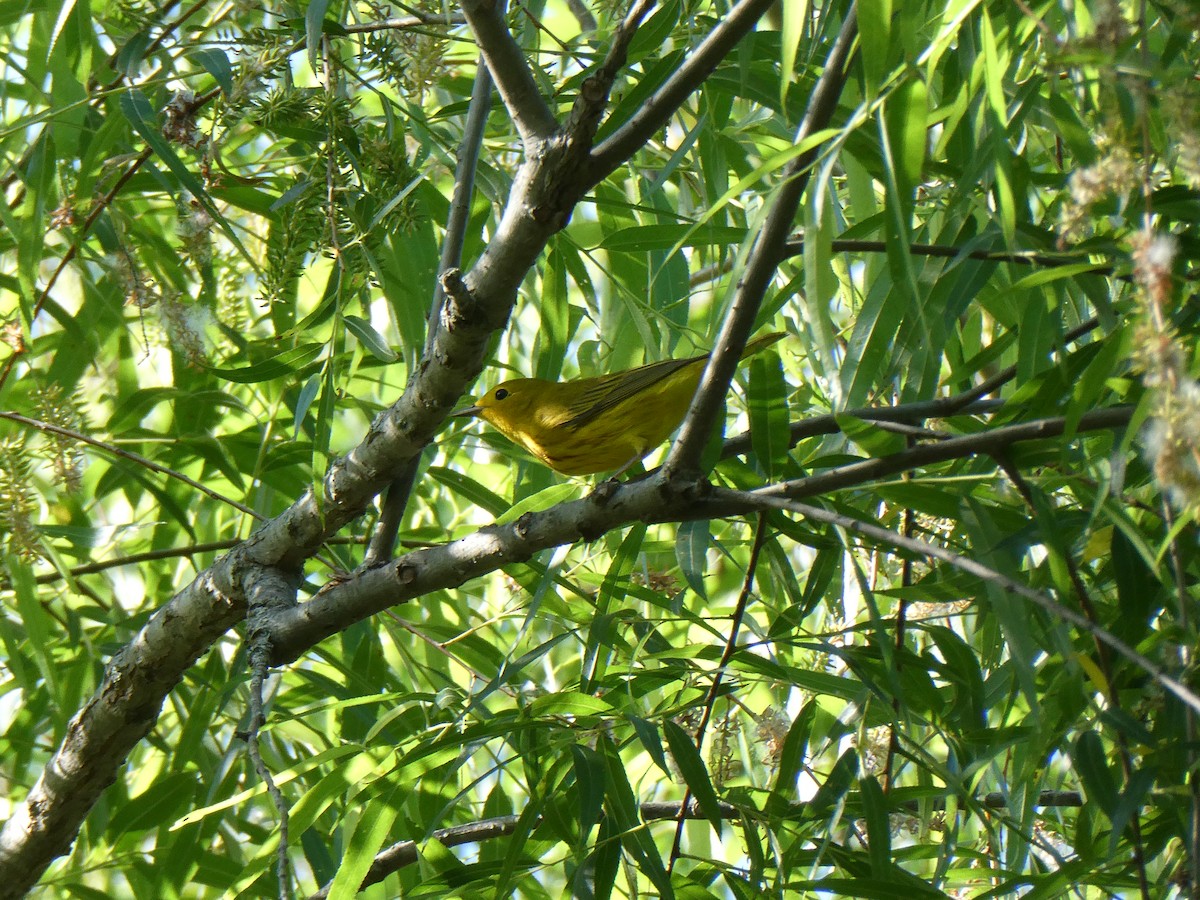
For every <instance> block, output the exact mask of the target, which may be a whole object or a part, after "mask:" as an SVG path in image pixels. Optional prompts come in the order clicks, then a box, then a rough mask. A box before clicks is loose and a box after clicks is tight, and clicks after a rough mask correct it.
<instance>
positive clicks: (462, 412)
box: [450, 406, 479, 417]
mask: <svg viewBox="0 0 1200 900" xmlns="http://www.w3.org/2000/svg"><path fill="white" fill-rule="evenodd" d="M478 414H479V407H478V406H465V407H463V408H462V409H456V410H455V411H454V412H452V413H450V415H451V417H453V416H475V415H478Z"/></svg>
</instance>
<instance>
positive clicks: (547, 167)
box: [0, 0, 767, 898]
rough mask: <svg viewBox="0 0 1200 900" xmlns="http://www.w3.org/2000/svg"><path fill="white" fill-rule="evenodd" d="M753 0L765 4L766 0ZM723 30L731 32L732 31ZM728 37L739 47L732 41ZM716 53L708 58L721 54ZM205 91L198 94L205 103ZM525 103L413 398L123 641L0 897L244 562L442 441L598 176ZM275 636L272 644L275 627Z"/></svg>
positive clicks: (344, 510)
mask: <svg viewBox="0 0 1200 900" xmlns="http://www.w3.org/2000/svg"><path fill="white" fill-rule="evenodd" d="M749 2H750V0H747V4H746V5H749ZM753 2H754V3H755V4H757V5H760V6H761V5H765V3H766V2H767V0H753ZM465 6H466V12H467V17H468V19H469V20H470V21H471V24H472V27H474V28H476V29H477V31H476V34H477V37H478V39H479V41H480V46H481V48H482V49H483V51H484V53H485V55H487V56H488V60H489V67H490V68H491V69H492V74H493V75H494V76H496V77H497V81H498V84H500V85H501V87H502V90H507V91H509V94H510V97H508V98H506V100H511V99H512V96H511V95H512V94H513V93H514V92H516V93H517V94H519V95H521V94H522V92H528V91H529V90H530V89H533V90H536V86H535V85H534V84H533V79H532V76H531V75H530V73H529V70H528V67H527V65H526V63H525V61H524V59H522V58H520V54H519V52H517V48H516V44H515V43H514V42H513V41H512V38H511V36H510V35H508V33H507V31H504V29H503V22H502V21H501V20H500V19H499V17H498V16H497V15H496V13H495V7H494V5H492V4H491V3H489V2H488V0H470V2H467V3H466V4H465ZM749 24H753V23H752V21H751V22H750V23H749ZM748 27H749V25H747V28H748ZM744 31H745V29H743V31H741V32H738V34H739V35H740V34H743V33H744ZM725 33H726V34H728V32H727V30H726V31H725ZM730 47H732V43H729V44H727V45H726V46H725V49H726V50H728V49H729V48H730ZM506 61H513V62H515V61H519V62H520V65H519V66H518V67H517V68H516V69H515V70H514V69H513V68H512V67H511V66H507V65H503V64H502V63H504V62H506ZM716 62H717V60H716V59H711V60H710V63H711V66H715V65H716ZM522 86H523V87H522ZM214 93H215V89H214ZM205 99H206V98H203V97H202V98H197V101H196V102H197V103H201V102H204V101H205ZM679 100H680V101H681V100H682V97H680V98H679ZM526 103H528V104H530V105H532V108H533V110H534V112H532V113H528V115H529V117H531V119H532V122H533V124H532V125H531V124H530V121H528V120H526V121H525V125H524V127H525V128H526V129H528V130H529V131H530V133H531V135H533V136H534V138H535V142H537V143H538V144H539V146H538V147H536V148H535V150H536V152H534V153H531V154H529V155H528V156H527V158H526V160H525V161H524V162H523V163H522V165H521V166H520V168H519V169H518V172H517V175H516V177H515V178H514V181H513V184H512V188H511V191H510V193H509V198H508V202H507V204H506V205H505V209H504V212H503V214H502V216H501V219H500V222H499V224H498V226H497V228H496V230H495V231H494V233H493V234H492V236H491V240H490V241H489V242H488V244H487V246H486V247H485V248H484V251H483V253H482V254H481V255H480V257H479V258H478V259H477V260H476V261H475V263H474V264H473V265H472V266H471V268H470V270H469V271H468V272H467V273H466V274H465V275H461V276H459V277H458V279H457V281H455V282H453V284H454V287H455V288H456V289H455V290H453V291H448V292H447V293H448V296H447V301H446V304H445V306H444V307H443V309H442V313H441V316H440V318H439V320H438V321H437V322H435V323H431V327H433V328H435V329H436V333H435V334H434V337H433V341H432V343H431V345H430V348H429V350H428V352H427V353H426V354H425V357H424V359H422V360H421V362H420V363H419V364H418V365H417V367H416V371H415V373H414V375H413V377H411V378H410V380H409V383H408V385H407V386H406V387H405V390H404V393H403V395H402V396H401V397H400V398H399V399H398V400H397V401H396V402H395V403H394V404H393V405H392V406H391V407H390V408H389V409H387V410H385V411H384V412H382V413H381V414H380V415H379V416H378V417H376V419H375V421H373V422H372V423H371V426H370V428H369V430H368V432H367V434H366V435H365V436H364V438H363V440H362V441H361V442H360V443H359V444H358V446H357V447H355V448H354V450H352V451H351V452H350V453H349V454H347V455H346V456H345V457H343V458H341V459H337V460H334V461H333V462H332V463H331V464H330V466H329V469H328V470H327V472H326V475H325V479H324V481H323V482H322V484H321V485H320V486H319V488H318V490H319V491H320V492H321V496H319V497H318V496H316V495H314V494H313V492H312V491H311V490H310V491H308V492H306V493H305V494H304V495H303V496H302V497H300V498H299V499H298V500H297V501H296V502H295V503H293V504H292V505H291V506H290V507H289V508H288V509H287V510H285V511H284V512H283V513H281V514H280V515H278V516H276V517H275V518H274V519H272V520H270V521H269V522H266V523H264V524H263V526H262V527H261V528H259V529H258V530H257V531H256V532H255V533H254V534H252V535H251V536H250V537H249V538H248V539H247V540H246V542H245V543H244V544H242V545H241V546H239V547H237V548H235V549H234V550H232V551H231V552H230V553H228V554H226V555H225V556H223V557H221V558H220V559H218V560H217V561H215V562H214V563H213V565H212V566H210V567H209V568H208V569H207V570H205V571H204V572H202V573H201V574H200V575H199V576H197V578H196V579H195V580H194V581H193V582H192V584H191V585H189V586H188V587H186V588H184V589H183V590H182V591H180V592H179V593H178V594H177V595H176V596H175V597H173V598H172V599H171V600H170V601H168V602H167V603H166V604H165V605H164V606H162V607H161V608H160V609H159V610H158V611H157V612H156V613H155V614H154V615H153V616H152V617H151V618H150V620H149V622H148V623H147V624H146V625H145V627H144V628H143V629H142V630H141V631H140V632H139V633H138V635H137V637H136V638H135V639H134V640H133V641H131V643H130V644H129V645H127V646H126V647H125V648H124V649H122V650H121V651H120V652H118V654H117V655H116V657H115V658H114V660H113V662H112V664H111V665H110V666H109V667H108V670H107V672H106V675H105V677H104V679H103V681H102V683H101V685H100V686H99V688H98V690H97V692H96V694H95V695H94V696H93V697H92V698H91V699H90V700H89V701H88V702H87V704H86V705H85V707H84V708H83V709H82V710H81V711H80V713H79V714H78V715H77V716H76V717H75V718H74V719H73V720H72V722H71V723H70V724H69V726H68V731H67V734H66V736H65V738H64V740H63V743H62V745H61V746H60V747H59V749H58V751H57V752H56V753H55V754H54V756H53V757H52V758H51V760H50V762H49V764H48V765H47V768H46V769H45V770H44V772H43V774H42V776H41V778H40V779H39V781H38V783H37V784H36V785H35V786H34V787H33V789H32V790H31V791H30V793H29V794H28V796H27V797H26V798H25V800H24V801H22V802H19V803H18V804H16V806H15V808H14V812H13V815H12V816H11V817H10V819H9V820H8V822H7V823H5V826H4V829H3V831H2V832H0V898H3V897H6V896H17V895H19V894H21V893H23V892H24V891H25V890H26V889H27V888H28V887H29V886H31V885H32V884H33V883H34V882H35V881H36V880H37V879H38V878H39V877H40V875H41V873H42V872H43V871H44V870H45V868H46V866H48V865H49V863H50V861H51V860H52V859H54V857H56V856H59V855H61V854H62V853H64V852H66V850H67V849H68V848H69V846H70V844H71V842H72V841H73V840H74V837H75V835H76V834H77V832H78V829H79V826H80V823H81V822H82V820H83V817H84V816H85V815H86V814H87V812H88V811H89V809H90V808H91V807H92V805H93V804H94V803H95V801H96V799H97V798H98V797H99V795H100V793H101V791H102V790H103V789H104V788H105V787H107V786H108V785H109V784H111V783H112V781H113V780H114V778H115V777H116V773H117V771H118V769H119V768H120V766H121V765H122V764H123V762H124V760H125V756H126V754H128V753H129V751H130V749H132V747H133V746H134V745H135V744H136V743H137V742H138V741H140V740H141V739H142V738H143V737H144V736H145V735H146V733H147V732H148V731H149V730H150V728H152V727H153V725H154V722H155V719H156V717H157V715H158V712H159V710H160V709H161V706H162V702H163V698H164V697H165V696H166V694H167V693H168V692H169V691H170V690H171V689H173V688H174V687H175V685H176V684H178V682H179V680H180V679H181V678H182V676H183V673H184V672H185V671H186V670H187V669H188V667H190V666H191V665H192V664H193V663H194V662H195V660H196V659H198V658H199V657H200V655H201V654H203V653H204V652H205V651H206V650H207V649H208V648H209V647H210V646H211V645H212V644H213V643H214V642H215V641H216V640H217V639H218V638H219V637H220V636H221V635H222V634H224V633H225V631H227V630H228V629H229V628H230V627H231V626H232V625H234V624H236V623H237V622H238V621H240V620H241V619H242V618H243V616H244V614H245V608H246V607H245V596H244V587H243V585H244V579H245V577H246V575H247V573H248V572H250V571H252V570H253V569H255V568H256V567H264V566H269V567H275V568H277V569H279V570H280V571H283V572H287V573H295V574H297V575H298V574H299V573H300V571H301V568H302V566H303V564H304V563H305V561H306V560H307V559H309V558H310V557H312V556H314V555H315V554H316V552H317V549H318V548H319V547H320V546H321V544H322V543H323V542H324V541H325V540H326V539H328V538H329V537H330V536H331V535H333V534H335V533H336V532H337V531H338V530H339V529H340V528H341V527H342V526H343V525H345V524H347V523H348V522H350V521H351V520H353V519H354V518H356V517H357V516H359V515H361V514H362V513H363V511H364V510H365V509H366V508H367V506H368V505H369V504H370V503H371V501H372V500H373V498H374V497H375V496H376V495H377V494H378V493H379V491H381V490H382V489H383V488H384V486H386V485H387V484H388V483H390V482H391V481H392V480H393V478H394V477H395V475H396V472H397V471H399V470H400V469H401V468H402V467H403V466H404V465H405V464H407V463H408V462H409V461H410V460H412V459H413V457H415V456H416V455H417V454H418V453H420V452H421V450H422V449H423V448H424V447H425V446H426V445H427V444H428V443H429V442H430V441H431V440H432V438H433V436H434V435H435V434H436V432H437V431H438V429H439V428H441V427H442V425H443V423H444V422H445V420H446V417H447V415H448V414H449V412H450V411H451V410H452V409H453V408H454V405H455V404H456V402H457V400H458V398H459V397H460V396H461V395H462V394H463V392H464V391H465V390H466V388H467V386H468V385H469V384H470V382H472V381H473V380H474V379H475V377H476V376H477V375H478V374H479V372H480V371H481V370H482V368H483V362H484V354H485V352H486V349H487V346H488V342H489V340H490V338H491V336H492V334H493V333H494V332H495V331H497V330H498V329H500V328H502V327H503V326H504V325H505V324H506V322H507V321H508V317H509V314H510V312H511V310H512V307H513V304H514V303H515V301H516V296H517V289H518V287H519V286H520V284H521V281H522V280H523V279H524V277H525V276H526V274H527V272H528V270H529V268H530V267H531V266H532V265H533V264H534V263H535V261H536V260H537V257H538V256H539V255H540V253H541V252H542V250H543V249H544V247H545V245H546V242H547V241H548V240H549V239H550V237H551V236H552V235H553V234H554V233H555V232H556V231H557V230H558V229H560V228H561V227H562V226H563V225H564V224H565V222H566V221H567V218H568V217H569V215H570V213H571V211H572V209H573V208H574V204H575V203H576V202H577V201H578V200H579V198H580V197H582V196H583V193H584V191H585V190H586V189H587V188H588V187H589V186H590V185H592V184H594V183H595V181H594V180H592V179H591V175H592V168H591V167H590V166H589V165H588V157H587V155H586V148H580V147H578V146H576V147H570V146H564V145H563V144H562V142H542V141H541V140H540V136H541V135H543V134H548V133H550V132H551V131H553V130H554V128H555V123H554V120H553V117H552V116H551V115H550V113H549V110H548V109H547V108H546V107H545V106H544V103H543V102H542V101H541V98H540V96H538V97H536V98H534V97H532V96H523V95H522V99H521V102H520V103H518V104H516V107H517V110H518V111H520V113H521V115H522V116H523V117H525V116H526V114H527V112H528V111H527V110H526V109H525V107H524V106H523V105H522V104H526ZM510 108H511V106H510ZM634 149H636V148H635V147H634V146H632V145H631V146H629V148H628V150H629V152H633V150H634ZM149 156H150V154H149V151H146V152H144V153H143V155H142V157H139V159H141V160H143V161H144V160H145V159H148V158H149ZM613 160H615V157H610V162H613ZM613 164H614V165H615V164H617V162H613ZM130 174H132V172H129V173H127V176H128V175H130ZM97 214H98V213H97ZM446 274H448V273H445V274H444V276H443V277H444V278H445V277H446ZM9 365H11V360H10V363H9ZM647 496H648V492H647ZM641 502H642V503H643V504H644V509H645V510H646V511H649V510H650V509H652V508H661V506H662V504H661V502H657V501H652V500H650V499H644V500H642V501H641ZM592 505H593V506H594V507H596V506H598V504H595V503H593V504H592ZM555 521H557V520H556V519H555V516H554V515H551V516H550V517H549V518H547V517H545V514H543V517H542V518H541V519H540V520H539V522H540V524H539V527H546V526H548V525H551V524H553V523H554V522H555ZM595 521H596V523H597V526H598V527H599V528H603V527H606V526H605V523H606V522H609V521H611V522H613V523H617V522H620V521H621V517H620V515H614V514H612V513H611V512H610V513H609V514H608V515H602V516H597V517H595ZM524 523H525V520H524V519H522V520H520V521H519V522H518V523H515V525H514V526H510V530H511V529H515V531H512V532H511V533H512V534H517V533H523V532H524ZM614 527H615V526H614ZM508 533H509V532H506V531H505V530H504V529H494V530H493V532H487V533H481V535H479V536H477V537H475V538H473V539H468V540H467V541H465V542H456V543H455V544H453V545H451V547H452V548H453V550H452V551H451V553H450V554H449V555H447V554H446V548H439V549H437V550H431V551H429V552H431V553H434V554H442V557H441V558H442V559H443V560H444V561H445V562H446V565H447V567H446V568H445V569H443V570H442V571H440V572H438V573H436V577H430V573H429V572H428V571H427V569H426V568H425V567H424V561H423V560H420V558H419V557H418V558H416V559H410V557H411V556H412V554H409V556H407V557H403V558H401V560H398V561H395V562H393V563H389V564H387V565H385V566H382V567H380V568H379V569H376V570H371V571H369V572H366V573H363V575H362V576H361V578H360V579H355V580H352V581H351V582H350V584H351V586H352V588H351V590H352V591H359V590H362V585H361V584H360V581H361V582H362V583H363V584H368V583H369V584H370V585H371V586H373V587H383V589H384V590H385V591H386V597H387V598H388V599H386V600H384V601H383V602H378V601H376V602H375V603H374V605H373V606H371V605H368V607H365V608H367V609H382V608H384V607H386V606H388V605H391V604H392V603H394V602H399V601H400V600H402V599H408V598H409V597H411V596H414V595H412V594H409V595H406V596H404V597H397V595H396V590H395V586H396V584H397V583H399V584H405V583H406V579H409V578H411V579H412V581H413V582H414V583H419V584H420V585H433V584H435V583H437V582H439V581H440V582H441V583H444V584H450V583H461V582H462V581H464V580H466V579H467V578H469V577H474V575H477V574H482V573H483V572H484V571H487V570H488V566H487V559H488V558H489V553H491V550H489V549H488V548H489V547H492V546H493V545H496V543H497V541H498V540H499V539H501V538H503V537H504V535H505V534H508ZM548 533H549V532H546V533H542V534H539V535H537V538H538V540H540V541H541V542H542V543H543V545H545V546H549V545H550V543H562V542H564V540H563V539H559V540H557V541H554V542H551V541H549V539H548V537H547V536H546V534H548ZM599 533H600V531H595V532H589V534H599ZM564 534H566V535H567V536H566V538H565V540H577V539H578V538H579V537H580V536H582V535H581V534H580V533H579V532H578V531H576V532H574V537H571V536H570V534H569V533H564ZM500 544H503V540H500ZM532 546H533V544H531V543H530V542H528V541H524V542H523V543H522V542H518V543H517V544H515V545H513V546H512V548H510V551H509V552H511V553H514V554H517V555H521V554H525V553H528V552H529V548H530V547H532ZM474 550H478V551H480V552H481V556H480V557H479V558H478V559H474V560H471V559H470V557H471V551H474ZM497 551H498V552H497V553H496V555H495V556H494V557H493V558H494V559H495V560H497V563H496V564H498V561H499V560H500V559H501V557H502V555H503V553H502V552H499V548H498V547H497ZM455 554H457V555H455ZM416 562H421V563H422V566H423V568H422V570H421V571H420V572H418V573H416V575H414V574H413V573H412V570H413V566H414V564H415V563H416ZM380 573H383V574H382V575H381V574H380ZM418 576H419V577H418ZM427 589H432V587H429V588H427ZM347 593H348V592H347V591H343V590H342V589H341V587H339V586H335V587H332V588H330V589H329V590H328V591H326V592H325V593H324V594H320V595H318V597H317V598H315V600H314V601H312V602H311V603H317V606H316V607H313V610H312V611H313V612H314V613H319V612H320V611H322V610H325V609H327V608H328V598H329V597H331V596H334V597H338V598H344V597H345V596H346V594H347ZM311 603H310V604H305V605H304V606H303V607H300V608H299V609H300V610H304V611H305V612H303V613H300V614H299V616H297V615H296V614H295V613H294V612H293V611H289V612H288V614H287V615H288V617H289V618H288V621H289V622H290V623H291V624H292V625H295V622H294V621H293V619H295V618H300V619H304V618H306V617H307V615H308V610H309V607H310V606H311ZM368 614H369V611H368V612H363V613H362V615H360V616H358V617H359V618H361V617H362V616H363V615H368ZM322 627H324V626H323V624H322V623H320V622H318V624H317V625H316V626H315V627H313V626H306V627H305V628H302V629H301V632H302V633H304V634H307V635H318V634H321V631H320V629H321V628H322ZM322 636H323V635H322ZM285 637H287V635H286V634H285ZM289 640H290V643H286V644H285V645H284V649H283V650H282V652H281V650H280V648H279V646H273V648H272V655H273V659H275V660H279V659H283V658H286V657H287V654H288V653H289V652H291V651H292V650H295V651H296V652H301V651H302V650H303V649H304V647H305V646H310V645H311V642H312V641H311V640H310V639H307V638H306V639H304V640H296V639H294V636H293V638H290V639H289ZM272 642H273V644H274V642H275V634H274V632H273V633H272Z"/></svg>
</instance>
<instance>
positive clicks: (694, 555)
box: [675, 519, 711, 599]
mask: <svg viewBox="0 0 1200 900" xmlns="http://www.w3.org/2000/svg"><path fill="white" fill-rule="evenodd" d="M710 538H711V530H710V527H709V522H708V520H707V519H696V520H694V521H691V522H681V523H680V524H679V529H678V531H677V532H676V534H675V559H676V561H677V562H678V563H679V569H680V571H681V572H683V577H684V580H685V581H687V583H688V587H690V588H691V589H692V590H693V591H695V592H696V593H697V594H698V595H699V596H700V597H701V598H702V599H707V598H708V594H707V592H706V591H705V589H704V573H705V571H706V570H707V568H708V544H709V540H710Z"/></svg>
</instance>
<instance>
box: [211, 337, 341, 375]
mask: <svg viewBox="0 0 1200 900" xmlns="http://www.w3.org/2000/svg"><path fill="white" fill-rule="evenodd" d="M324 350H325V345H324V344H301V345H300V346H298V347H293V348H291V349H288V350H283V351H280V352H279V353H276V354H274V355H273V356H270V357H268V358H267V359H264V360H263V361H262V362H258V363H255V364H254V365H250V366H242V367H240V368H235V369H230V368H224V367H220V366H204V369H205V370H206V371H209V372H212V373H213V374H214V375H216V376H217V377H218V378H221V379H224V380H225V381H232V382H234V383H235V384H257V383H259V382H263V381H270V380H271V379H273V378H282V377H284V376H285V375H295V374H296V373H297V372H299V371H300V370H301V369H304V368H305V367H307V366H308V365H309V364H310V363H311V362H313V361H314V360H315V359H316V358H317V357H318V356H320V355H321V353H322V352H323V351H324Z"/></svg>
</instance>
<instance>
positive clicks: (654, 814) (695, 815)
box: [308, 791, 1083, 900]
mask: <svg viewBox="0 0 1200 900" xmlns="http://www.w3.org/2000/svg"><path fill="white" fill-rule="evenodd" d="M921 802H924V803H928V804H929V805H931V806H932V808H933V809H935V810H942V809H945V808H946V803H945V800H943V799H941V798H934V799H933V800H931V801H916V800H913V801H905V802H904V803H902V804H899V806H900V808H902V809H906V810H910V811H912V812H916V811H917V810H918V804H919V803H921ZM978 802H979V804H980V805H981V806H983V807H986V808H988V809H1004V808H1005V807H1007V806H1008V797H1007V796H1005V795H1004V794H1002V793H1000V792H999V791H991V792H989V793H987V794H984V795H983V796H982V797H980V798H979V799H978ZM1034 805H1035V806H1041V807H1079V806H1082V805H1083V796H1082V795H1081V794H1080V793H1079V792H1078V791H1042V792H1041V793H1040V794H1038V798H1037V800H1036V801H1035V803H1034ZM805 806H806V804H804V803H794V804H792V807H791V810H790V814H791V815H795V816H797V817H801V816H803V815H804V808H805ZM717 808H718V811H719V813H720V815H721V818H722V819H728V820H731V821H738V820H740V819H743V818H745V817H746V816H747V814H748V812H749V811H748V810H745V809H742V808H740V807H737V806H734V805H733V804H732V803H723V802H722V803H719V804H718V807H717ZM638 812H639V813H641V817H642V821H643V822H661V821H663V820H666V819H672V820H673V819H678V818H680V817H681V816H682V817H683V818H685V819H701V818H707V816H706V815H705V813H704V811H702V810H701V809H700V807H699V805H698V804H696V803H683V802H680V801H674V800H650V801H647V802H645V803H642V804H640V805H639V807H638ZM538 821H539V822H540V821H541V819H540V817H539V819H538ZM520 823H521V816H520V815H510V816H496V817H495V818H491V819H482V820H480V821H478V822H467V823H465V824H463V825H453V826H451V827H449V828H439V829H437V830H436V831H434V832H433V833H432V834H431V835H430V838H431V839H432V840H435V841H437V842H438V843H440V844H441V845H442V846H444V847H460V846H462V845H463V844H477V843H481V842H483V841H490V840H495V839H497V838H502V837H507V836H508V835H510V834H513V833H514V832H515V831H516V830H517V826H518V825H520ZM421 843H424V842H423V841H421V842H418V841H398V842H396V843H395V844H392V846H390V847H387V848H385V849H383V850H381V851H380V852H379V853H378V854H376V856H375V860H374V862H372V863H371V868H370V869H368V870H367V875H366V878H364V879H363V883H362V884H361V885H360V886H359V890H363V889H365V888H367V887H369V886H371V885H372V884H378V883H379V882H380V881H383V879H385V878H387V876H389V875H391V874H392V873H394V872H397V871H399V870H400V869H403V868H405V867H406V866H411V865H413V864H415V863H416V862H417V861H418V860H419V859H420V855H419V853H418V848H419V846H420V844H421ZM329 888H330V885H329V884H327V885H325V886H324V887H322V888H321V889H320V890H319V891H317V892H315V893H313V894H310V895H309V897H308V900H326V898H327V897H328V896H329Z"/></svg>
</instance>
